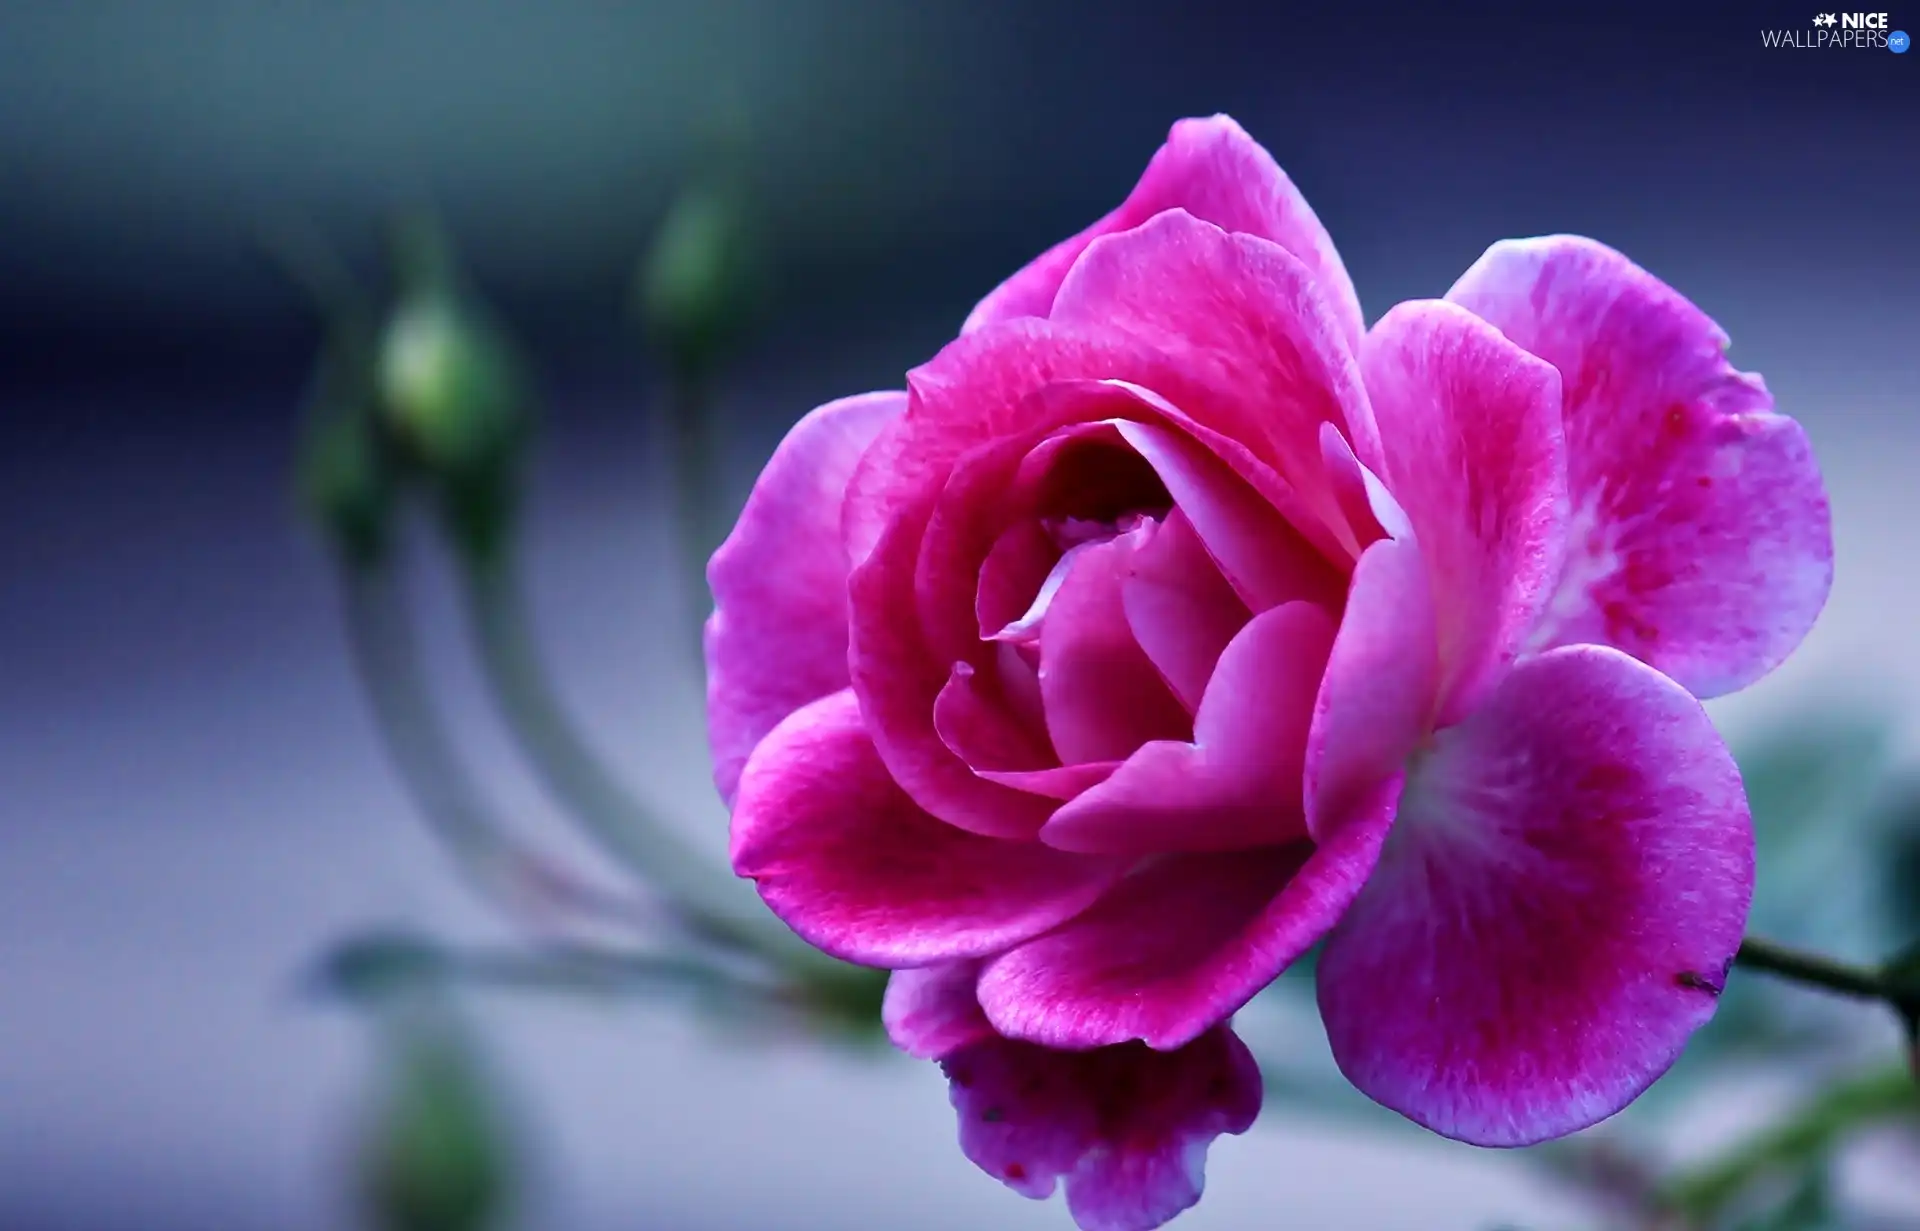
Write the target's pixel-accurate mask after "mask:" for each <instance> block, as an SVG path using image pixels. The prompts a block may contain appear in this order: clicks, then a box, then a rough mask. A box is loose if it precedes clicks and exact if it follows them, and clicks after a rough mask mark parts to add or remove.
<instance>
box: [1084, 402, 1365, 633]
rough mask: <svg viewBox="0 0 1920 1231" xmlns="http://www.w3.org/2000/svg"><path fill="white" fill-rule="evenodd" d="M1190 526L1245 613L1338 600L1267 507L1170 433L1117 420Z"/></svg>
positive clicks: (1304, 547)
mask: <svg viewBox="0 0 1920 1231" xmlns="http://www.w3.org/2000/svg"><path fill="white" fill-rule="evenodd" d="M1114 426H1115V428H1116V430H1118V432H1119V433H1120V435H1121V436H1122V437H1123V438H1125V440H1126V442H1127V443H1128V444H1130V445H1132V446H1133V447H1134V448H1135V449H1137V450H1139V452H1140V455H1141V456H1142V457H1144V458H1145V459H1146V460H1147V462H1148V464H1150V465H1151V466H1152V467H1153V468H1154V471H1155V472H1156V473H1157V474H1159V476H1160V479H1161V481H1162V482H1163V483H1165V484H1166V487H1167V492H1168V494H1169V495H1171V496H1172V497H1173V503H1174V505H1175V507H1177V508H1178V509H1180V511H1181V512H1182V513H1184V514H1185V515H1186V517H1187V520H1188V521H1190V522H1191V523H1192V525H1193V529H1194V532H1195V533H1196V534H1197V535H1199V537H1200V541H1201V543H1202V544H1203V545H1204V546H1205V547H1206V549H1207V553H1208V554H1209V555H1211V556H1212V557H1213V559H1214V562H1215V563H1216V564H1218V565H1219V566H1220V572H1221V574H1222V575H1223V576H1225V577H1226V579H1227V581H1228V583H1229V584H1230V585H1232V587H1233V589H1234V592H1235V593H1236V594H1238V595H1239V596H1240V598H1241V599H1242V600H1243V601H1244V602H1245V603H1246V605H1247V607H1248V608H1249V609H1250V610H1253V611H1265V610H1267V609H1268V608H1269V607H1277V606H1279V605H1280V604H1282V603H1290V602H1293V601H1294V600H1296V599H1303V598H1304V599H1310V600H1312V601H1314V602H1320V603H1327V604H1331V603H1335V602H1337V601H1338V600H1339V595H1340V590H1341V585H1340V577H1339V574H1338V573H1336V572H1335V571H1334V570H1333V568H1332V567H1331V566H1330V565H1329V564H1328V563H1327V561H1326V559H1325V558H1324V557H1322V556H1321V555H1320V554H1319V553H1318V552H1316V551H1315V550H1314V549H1313V548H1312V547H1311V546H1309V545H1308V543H1307V541H1306V540H1305V539H1303V538H1301V537H1300V534H1299V533H1298V532H1297V531H1296V530H1295V529H1294V528H1293V526H1292V525H1291V524H1289V523H1288V521H1287V520H1286V518H1285V517H1283V516H1282V515H1281V514H1280V513H1279V512H1278V511H1277V510H1276V509H1274V508H1273V506H1272V505H1269V504H1267V503H1266V502H1265V501H1264V500H1262V499H1261V498H1260V496H1259V494H1258V493H1257V492H1255V491H1254V490H1253V489H1252V488H1250V487H1248V486H1247V485H1246V484H1245V483H1243V482H1241V481H1240V479H1239V478H1238V477H1237V476H1236V475H1235V474H1234V473H1233V472H1232V471H1231V470H1229V469H1228V468H1227V467H1226V466H1225V465H1223V464H1222V463H1221V462H1220V460H1219V459H1218V458H1216V457H1214V456H1213V455H1212V454H1210V453H1208V452H1207V451H1206V450H1205V449H1204V448H1202V447H1201V446H1200V445H1199V443H1198V442H1196V441H1195V440H1193V439H1192V438H1191V437H1189V436H1185V435H1183V434H1181V433H1179V432H1176V431H1174V430H1172V429H1170V428H1165V427H1159V426H1155V425H1153V424H1150V423H1135V422H1129V421H1126V420H1118V421H1116V422H1115V424H1114Z"/></svg>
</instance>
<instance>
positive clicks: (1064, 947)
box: [979, 780, 1398, 1050]
mask: <svg viewBox="0 0 1920 1231" xmlns="http://www.w3.org/2000/svg"><path fill="white" fill-rule="evenodd" d="M1397 788H1398V782H1397V780H1396V781H1395V782H1393V783H1390V784H1385V785H1383V786H1382V787H1381V788H1380V789H1379V790H1378V791H1377V792H1376V793H1375V795H1374V797H1373V798H1371V799H1370V800H1368V801H1367V810H1366V812H1365V814H1364V815H1356V816H1355V817H1353V818H1352V819H1351V820H1349V821H1347V822H1346V823H1344V824H1341V825H1338V826H1335V827H1333V834H1332V837H1331V838H1329V839H1328V841H1327V842H1325V843H1324V844H1322V845H1319V846H1317V847H1316V846H1314V845H1313V844H1311V843H1309V842H1305V841H1302V842H1297V843H1294V844H1292V845H1291V846H1286V847H1279V848H1274V847H1267V848H1261V849H1258V850H1250V851H1233V852H1229V853H1221V854H1188V855H1170V856H1167V857H1166V858H1164V859H1161V860H1159V861H1158V862H1155V863H1151V864H1148V865H1147V866H1146V867H1145V868H1143V869H1142V870H1140V871H1137V872H1135V873H1133V874H1132V875H1131V876H1129V877H1128V878H1127V879H1126V880H1125V881H1122V882H1121V883H1120V884H1119V885H1117V886H1115V887H1114V888H1113V889H1111V890H1110V891H1108V893H1107V895H1106V896H1105V897H1103V898H1102V899H1101V900H1100V902H1099V903H1098V904H1097V905H1095V906H1094V907H1093V908H1092V909H1090V910H1088V911H1087V912H1085V913H1084V914H1082V915H1080V916H1078V917H1077V918H1075V919H1074V920H1073V921H1072V922H1071V923H1068V924H1065V925H1063V926H1062V927H1060V928H1058V929H1056V930H1055V931H1053V932H1050V933H1048V934H1047V935H1045V936H1042V937H1040V938H1038V939H1036V940H1030V941H1028V942H1026V943H1025V944H1023V945H1020V946H1018V947H1017V948H1014V949H1013V950H1011V951H1009V952H1007V953H1005V954H1002V955H1001V956H999V957H996V958H993V959H992V960H990V961H989V962H988V963H987V965H986V967H985V969H984V971H983V973H982V975H981V977H980V989H979V994H980V1004H981V1007H982V1008H984V1009H985V1010H986V1012H987V1019H988V1020H989V1021H991V1022H992V1023H993V1025H994V1028H995V1029H996V1030H998V1031H999V1032H1000V1033H1001V1034H1004V1035H1007V1036H1008V1037H1010V1038H1020V1039H1026V1040H1029V1041H1031V1042H1035V1043H1040V1044H1043V1045H1045V1046H1048V1047H1066V1048H1082V1047H1101V1046H1105V1045H1108V1044H1112V1043H1123V1042H1126V1041H1128V1040H1131V1039H1140V1040H1142V1041H1144V1042H1146V1043H1147V1044H1148V1045H1149V1046H1151V1047H1156V1048H1160V1049H1163V1050H1164V1049H1167V1048H1173V1047H1178V1046H1180V1045H1181V1044H1183V1043H1186V1042H1187V1041H1189V1040H1191V1039H1194V1038H1196V1037H1198V1036H1199V1035H1200V1034H1201V1033H1203V1032H1204V1031H1206V1030H1207V1029H1208V1028H1209V1027H1211V1026H1213V1025H1215V1024H1216V1023H1218V1022H1221V1021H1224V1020H1225V1019H1226V1018H1227V1017H1229V1016H1231V1015H1232V1014H1233V1013H1234V1012H1235V1011H1236V1010H1238V1009H1239V1008H1240V1006H1242V1005H1244V1004H1245V1003H1246V1002H1247V1001H1248V1000H1250V999H1252V998H1253V996H1254V994H1255V993H1257V992H1259V991H1260V989H1261V988H1263V987H1265V986H1266V985H1267V984H1269V983H1271V982H1273V980H1274V979H1275V978H1277V977H1278V976H1279V975H1280V972H1281V971H1283V970H1285V969H1286V968H1287V967H1288V966H1289V965H1291V964H1292V962H1293V961H1294V959H1295V958H1297V957H1299V956H1300V955H1301V954H1302V953H1304V952H1306V951H1307V949H1308V948H1310V947H1311V946H1312V945H1313V943H1314V942H1315V941H1316V940H1318V939H1319V938H1320V936H1321V935H1322V934H1323V933H1325V932H1326V930H1327V929H1328V928H1329V927H1331V926H1333V923H1334V921H1335V920H1337V919H1338V918H1339V917H1340V912H1341V911H1342V910H1344V909H1345V908H1346V905H1347V903H1348V902H1350V901H1352V899H1353V895H1354V894H1355V893H1357V892H1359V889H1360V886H1361V884H1362V883H1363V882H1364V881H1365V880H1366V877H1367V873H1368V872H1369V871H1371V870H1372V868H1373V862H1374V860H1375V858H1377V857H1378V854H1379V849H1380V842H1381V839H1382V838H1383V837H1385V835H1386V830H1387V826H1388V824H1389V823H1390V821H1391V820H1392V816H1393V803H1394V794H1393V792H1394V791H1396V790H1397Z"/></svg>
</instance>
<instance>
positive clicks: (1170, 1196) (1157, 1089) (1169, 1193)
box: [941, 1026, 1262, 1231]
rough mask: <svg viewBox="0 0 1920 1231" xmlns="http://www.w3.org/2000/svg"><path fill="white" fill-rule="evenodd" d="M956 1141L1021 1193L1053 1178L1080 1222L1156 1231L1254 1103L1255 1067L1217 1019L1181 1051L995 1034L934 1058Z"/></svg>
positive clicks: (1248, 1120)
mask: <svg viewBox="0 0 1920 1231" xmlns="http://www.w3.org/2000/svg"><path fill="white" fill-rule="evenodd" d="M941 1067H942V1068H943V1069H945V1070H946V1073H947V1078H948V1082H949V1091H950V1094H951V1097H952V1100H953V1106H954V1110H955V1111H956V1112H958V1113H959V1118H960V1147H961V1149H962V1150H963V1151H964V1152H965V1153H966V1155H967V1157H968V1158H969V1159H971V1160H973V1162H974V1164H975V1165H976V1166H978V1167H979V1168H980V1169H981V1170H982V1171H985V1172H986V1173H987V1174H988V1175H991V1176H993V1177H994V1178H995V1179H998V1180H1000V1181H1001V1182H1002V1183H1004V1184H1006V1185H1007V1186H1008V1187H1009V1188H1011V1189H1013V1190H1014V1191H1015V1192H1017V1193H1020V1194H1021V1195H1022V1196H1026V1197H1032V1198H1036V1199H1039V1198H1045V1197H1047V1196H1050V1195H1052V1193H1053V1190H1054V1186H1055V1184H1056V1183H1057V1182H1060V1181H1063V1180H1064V1182H1065V1185H1066V1190H1067V1208H1068V1210H1069V1212H1071V1213H1072V1215H1073V1219H1074V1221H1075V1222H1076V1223H1077V1224H1078V1225H1079V1226H1080V1228H1081V1231H1152V1229H1153V1228H1155V1227H1159V1226H1161V1225H1163V1224H1164V1223H1166V1222H1167V1220H1169V1219H1171V1218H1173V1217H1174V1216H1175V1215H1176V1214H1179V1213H1180V1212H1181V1211H1182V1210H1185V1209H1188V1208H1190V1207H1191V1206H1192V1205H1193V1204H1194V1203H1195V1202H1197V1201H1199V1199H1200V1193H1201V1190H1202V1188H1203V1187H1204V1184H1205V1175H1204V1170H1205V1165H1206V1152H1207V1147H1208V1146H1209V1145H1211V1144H1212V1142H1213V1140H1214V1138H1216V1137H1218V1136H1219V1135H1220V1134H1222V1133H1234V1134H1238V1133H1244V1132H1246V1131H1247V1129H1249V1128H1251V1127H1252V1126H1253V1122H1254V1120H1255V1119H1256V1118H1257V1117H1258V1116H1259V1114H1260V1100H1261V1094H1262V1089H1261V1081H1260V1069H1259V1066H1258V1065H1257V1064H1255V1063H1254V1059H1253V1056H1252V1054H1251V1053H1249V1052H1248V1051H1247V1048H1246V1045H1245V1044H1243V1043H1241V1042H1240V1040H1239V1038H1238V1037H1237V1036H1236V1035H1235V1034H1234V1033H1233V1031H1232V1030H1231V1029H1230V1028H1228V1027H1226V1026H1220V1027H1218V1028H1216V1029H1214V1030H1211V1031H1208V1032H1207V1033H1206V1034H1204V1035H1202V1036H1200V1037H1199V1038H1197V1039H1195V1040H1194V1041H1193V1042H1191V1043H1189V1044H1187V1045H1186V1046H1185V1047H1182V1048H1180V1049H1179V1050H1177V1051H1169V1052H1156V1051H1152V1050H1150V1049H1148V1048H1145V1047H1142V1046H1140V1045H1139V1044H1125V1045H1122V1046H1119V1047H1107V1048H1101V1049H1099V1050H1096V1051H1081V1052H1063V1051H1052V1050H1049V1049H1047V1048H1043V1047H1035V1046H1034V1045H1032V1044H1030V1043H1017V1042H1013V1041H1010V1040H1006V1039H994V1040H988V1041H984V1042H980V1043H976V1044H973V1045H971V1046H968V1047H965V1048H962V1049H960V1050H959V1051H956V1052H954V1053H953V1054H951V1055H950V1056H949V1057H948V1058H947V1059H946V1060H944V1061H943V1062H942V1063H941Z"/></svg>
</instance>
